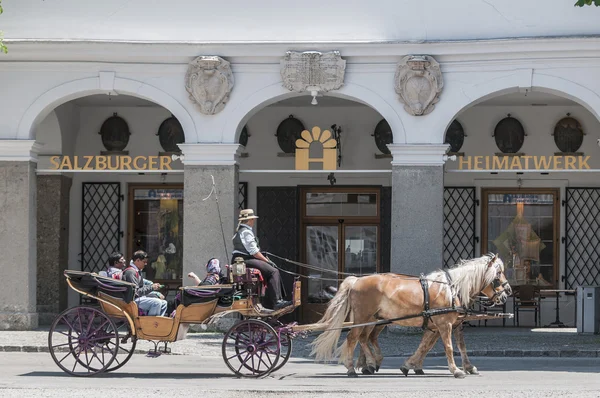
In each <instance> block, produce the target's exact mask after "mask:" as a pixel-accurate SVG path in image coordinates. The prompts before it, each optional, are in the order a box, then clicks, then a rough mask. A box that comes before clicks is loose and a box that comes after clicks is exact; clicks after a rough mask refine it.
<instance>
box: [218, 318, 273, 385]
mask: <svg viewBox="0 0 600 398" xmlns="http://www.w3.org/2000/svg"><path fill="white" fill-rule="evenodd" d="M280 352H281V350H280V348H279V335H278V334H277V332H276V331H275V329H273V327H271V326H270V325H269V324H267V323H265V322H263V321H260V320H257V319H247V320H243V321H241V322H238V323H236V324H235V325H233V326H232V327H231V329H229V330H228V331H227V333H225V337H224V338H223V345H222V354H223V360H224V361H225V364H227V366H228V367H229V369H231V371H232V372H233V373H235V374H236V375H238V376H240V377H254V378H258V377H265V376H267V375H268V374H270V373H271V372H272V371H273V370H274V369H275V367H276V366H277V362H278V361H279V357H280Z"/></svg>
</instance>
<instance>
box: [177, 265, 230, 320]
mask: <svg viewBox="0 0 600 398" xmlns="http://www.w3.org/2000/svg"><path fill="white" fill-rule="evenodd" d="M188 278H191V279H193V280H194V285H196V286H206V285H219V284H223V283H226V282H227V277H226V276H224V275H222V274H221V265H220V264H219V260H218V259H216V258H211V259H210V260H208V263H206V277H204V279H203V280H200V278H199V277H198V276H197V275H196V274H195V273H194V272H190V273H189V274H188ZM179 304H181V294H180V293H177V295H176V296H175V298H174V299H173V300H170V301H169V305H168V309H167V311H168V312H169V313H170V314H171V317H174V316H175V311H176V310H177V307H178V306H179Z"/></svg>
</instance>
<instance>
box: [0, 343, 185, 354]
mask: <svg viewBox="0 0 600 398" xmlns="http://www.w3.org/2000/svg"><path fill="white" fill-rule="evenodd" d="M0 352H46V353H50V350H49V349H48V346H39V347H38V346H32V345H23V346H16V345H5V346H0ZM56 352H69V349H68V348H66V347H61V348H58V349H57V350H56ZM133 353H134V354H148V351H147V350H139V349H136V350H135V351H134V352H133ZM162 355H188V354H180V353H176V352H170V353H168V354H165V353H163V354H162ZM190 355H193V354H190Z"/></svg>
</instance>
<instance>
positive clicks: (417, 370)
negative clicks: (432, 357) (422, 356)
mask: <svg viewBox="0 0 600 398" xmlns="http://www.w3.org/2000/svg"><path fill="white" fill-rule="evenodd" d="M415 374H416V375H419V376H423V375H424V374H425V372H423V369H415Z"/></svg>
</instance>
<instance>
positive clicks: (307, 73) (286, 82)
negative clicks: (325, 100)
mask: <svg viewBox="0 0 600 398" xmlns="http://www.w3.org/2000/svg"><path fill="white" fill-rule="evenodd" d="M345 72H346V61H345V60H343V59H342V56H341V55H340V52H339V51H330V52H326V53H321V52H318V51H306V52H296V51H288V52H286V53H285V57H284V58H283V60H282V61H281V79H282V80H283V86H284V87H285V88H287V89H288V90H290V91H295V92H304V91H321V92H327V91H330V90H337V89H339V88H340V87H342V85H343V84H344V74H345Z"/></svg>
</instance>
